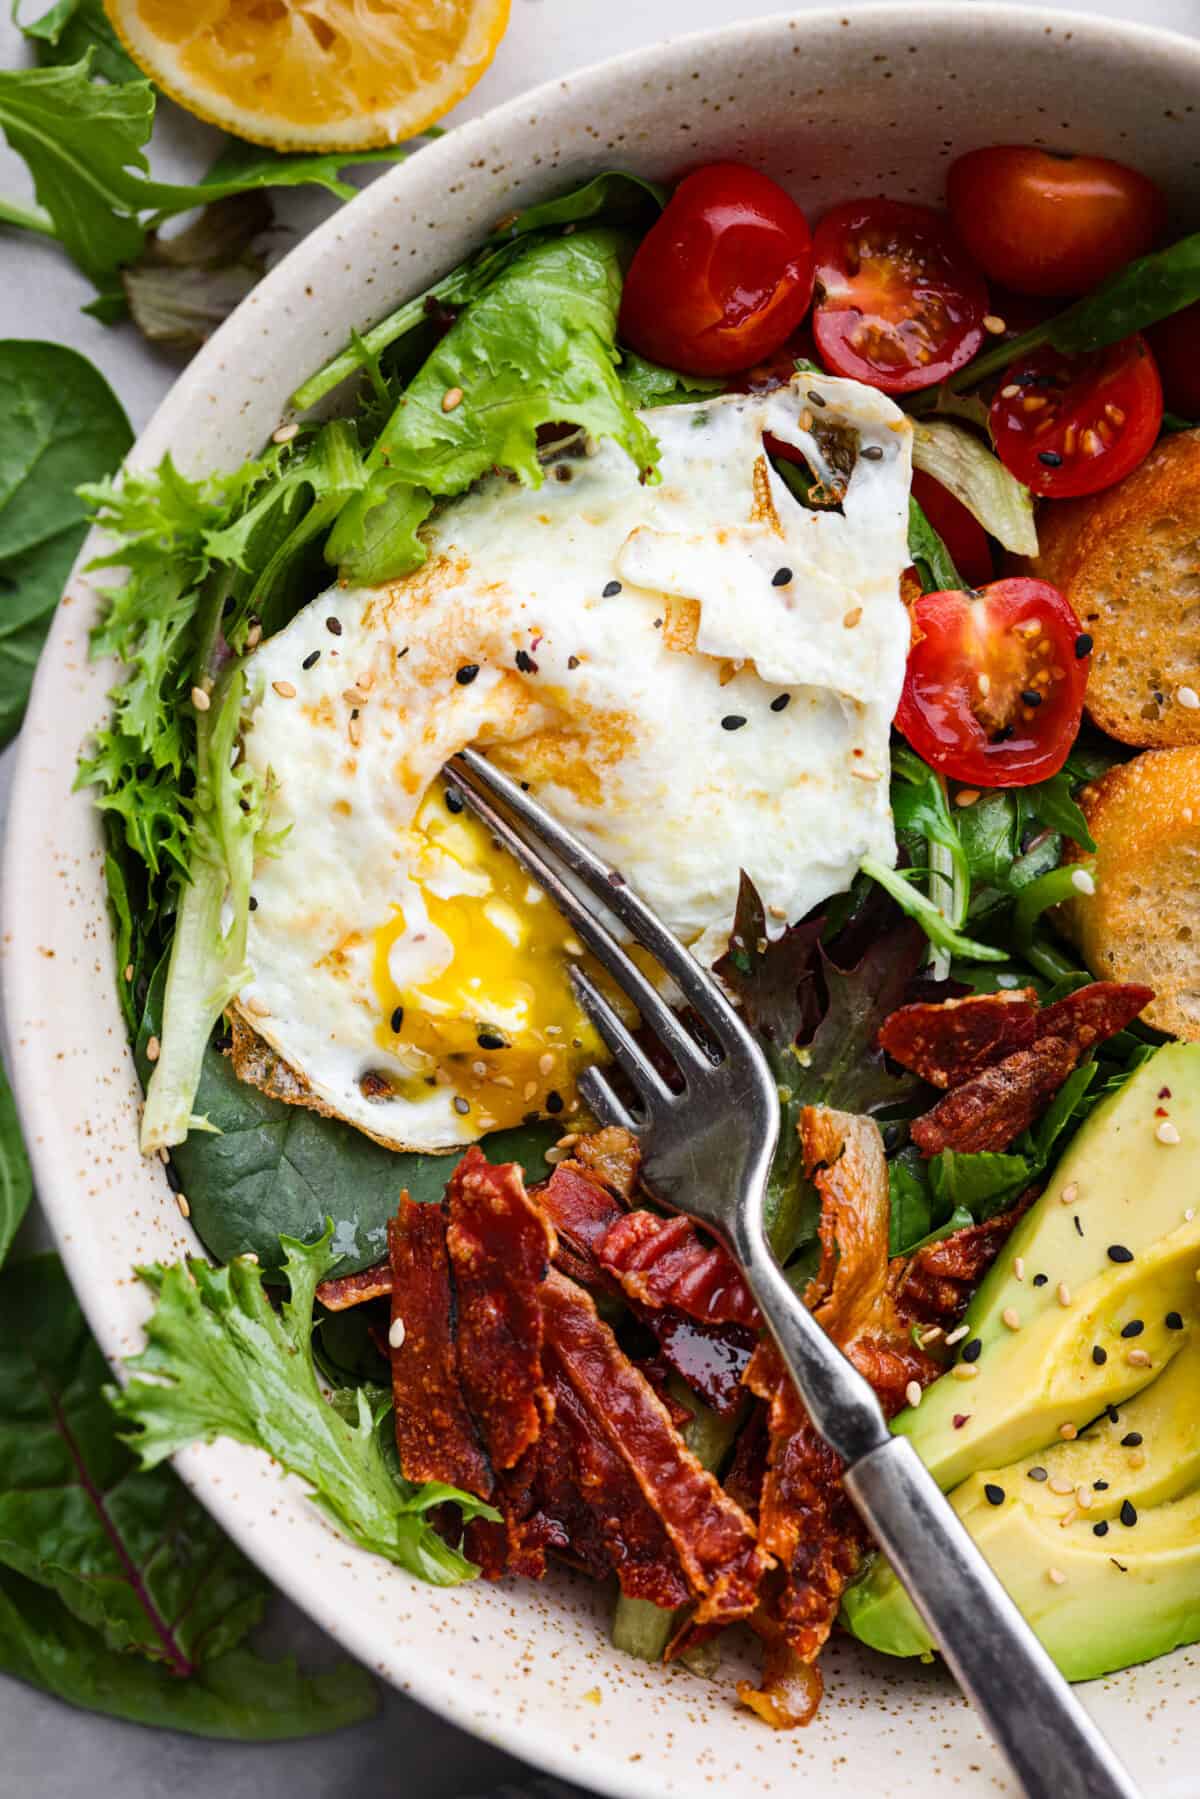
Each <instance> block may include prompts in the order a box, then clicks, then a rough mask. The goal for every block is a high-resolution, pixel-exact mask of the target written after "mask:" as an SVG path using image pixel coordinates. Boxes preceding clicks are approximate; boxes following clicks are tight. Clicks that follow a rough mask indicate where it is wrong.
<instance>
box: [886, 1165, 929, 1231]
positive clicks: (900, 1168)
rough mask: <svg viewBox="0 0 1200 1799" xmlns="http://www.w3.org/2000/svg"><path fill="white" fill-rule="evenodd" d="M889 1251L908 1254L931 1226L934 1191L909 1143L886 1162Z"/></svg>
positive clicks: (923, 1167)
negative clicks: (888, 1202)
mask: <svg viewBox="0 0 1200 1799" xmlns="http://www.w3.org/2000/svg"><path fill="white" fill-rule="evenodd" d="M888 1190H889V1195H890V1208H889V1214H888V1254H889V1255H890V1256H899V1255H907V1254H908V1253H909V1252H910V1251H911V1250H912V1249H913V1248H914V1246H915V1245H916V1244H918V1243H920V1242H921V1241H922V1239H923V1238H925V1237H927V1236H928V1235H929V1232H930V1230H931V1228H932V1225H933V1194H932V1192H931V1191H930V1186H929V1176H928V1173H927V1171H926V1168H925V1164H924V1162H923V1161H922V1159H921V1156H920V1153H919V1151H918V1150H916V1149H915V1148H913V1147H912V1146H911V1145H910V1146H908V1147H907V1148H905V1149H902V1150H901V1151H900V1152H899V1154H897V1155H894V1156H893V1157H892V1159H891V1160H890V1162H889V1163H888Z"/></svg>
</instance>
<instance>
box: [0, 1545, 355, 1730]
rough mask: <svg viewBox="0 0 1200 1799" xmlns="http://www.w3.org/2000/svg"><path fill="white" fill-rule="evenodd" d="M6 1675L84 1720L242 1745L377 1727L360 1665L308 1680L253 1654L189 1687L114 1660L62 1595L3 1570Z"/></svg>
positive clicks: (1, 1659) (228, 1657) (166, 1673)
mask: <svg viewBox="0 0 1200 1799" xmlns="http://www.w3.org/2000/svg"><path fill="white" fill-rule="evenodd" d="M0 1672H3V1673H5V1674H10V1675H12V1676H13V1677H14V1678H15V1679H17V1680H25V1681H28V1682H29V1684H30V1685H31V1686H36V1687H40V1688H42V1690H43V1691H44V1692H47V1693H53V1694H54V1695H55V1696H56V1697H57V1698H59V1699H63V1700H65V1701H66V1703H67V1704H68V1705H76V1706H80V1707H82V1708H83V1710H85V1711H93V1712H102V1713H104V1715H105V1716H106V1717H110V1718H128V1719H129V1720H130V1721H131V1722H132V1723H134V1724H148V1725H151V1726H152V1727H155V1728H158V1729H162V1730H183V1731H187V1732H188V1733H189V1734H191V1735H192V1736H201V1737H223V1738H228V1739H233V1740H235V1741H241V1742H280V1741H283V1740H286V1739H287V1738H289V1737H307V1736H321V1735H324V1734H325V1733H326V1732H328V1731H331V1730H341V1729H343V1728H344V1727H345V1726H346V1725H348V1724H357V1723H360V1722H361V1721H362V1719H364V1718H369V1717H370V1716H371V1714H372V1712H373V1711H374V1710H375V1708H376V1704H377V1701H376V1697H375V1690H374V1686H373V1683H372V1681H371V1677H370V1675H369V1674H368V1673H367V1672H366V1670H365V1669H363V1668H359V1667H356V1666H355V1664H354V1663H353V1662H339V1663H338V1665H337V1666H336V1667H335V1668H331V1669H330V1670H329V1671H328V1672H326V1673H322V1674H314V1675H311V1676H309V1675H304V1674H301V1673H300V1672H299V1670H298V1669H297V1667H296V1664H295V1662H294V1661H291V1660H287V1661H280V1662H267V1661H263V1660H261V1659H260V1658H259V1657H258V1656H257V1655H255V1654H253V1653H252V1652H251V1651H250V1650H248V1649H245V1648H239V1649H231V1650H230V1651H229V1652H228V1653H227V1654H225V1655H222V1656H219V1657H217V1659H216V1660H214V1661H211V1662H207V1663H205V1665H204V1666H203V1667H202V1668H201V1669H200V1670H199V1671H198V1672H197V1673H195V1674H193V1675H192V1677H191V1678H190V1679H189V1680H180V1679H179V1677H178V1675H176V1674H174V1673H172V1672H171V1670H170V1669H169V1668H166V1667H164V1666H163V1665H162V1664H161V1663H160V1662H148V1661H145V1660H143V1659H142V1658H141V1657H140V1656H135V1655H114V1654H113V1653H112V1651H111V1650H109V1649H108V1648H106V1647H105V1644H104V1642H103V1640H102V1638H100V1637H99V1636H97V1634H96V1633H95V1631H92V1630H89V1629H88V1627H87V1626H86V1625H84V1624H81V1623H80V1621H79V1620H78V1619H77V1618H75V1617H73V1616H72V1614H71V1612H70V1611H69V1610H68V1609H67V1607H66V1606H65V1605H64V1604H63V1603H62V1601H61V1600H60V1599H59V1598H58V1597H57V1596H56V1595H55V1594H54V1593H52V1592H50V1591H48V1590H47V1589H46V1588H44V1587H39V1586H37V1585H36V1584H35V1583H34V1582H32V1581H28V1580H23V1579H22V1578H21V1576H20V1575H18V1574H13V1573H11V1572H9V1570H7V1569H3V1568H0Z"/></svg>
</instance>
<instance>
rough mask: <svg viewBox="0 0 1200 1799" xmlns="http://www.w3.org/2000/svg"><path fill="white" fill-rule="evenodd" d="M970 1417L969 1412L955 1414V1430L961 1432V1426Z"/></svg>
mask: <svg viewBox="0 0 1200 1799" xmlns="http://www.w3.org/2000/svg"><path fill="white" fill-rule="evenodd" d="M970 1416H971V1414H970V1412H955V1414H954V1428H955V1430H961V1429H962V1427H963V1425H964V1424H965V1423H966V1422H967V1419H968V1418H969V1417H970Z"/></svg>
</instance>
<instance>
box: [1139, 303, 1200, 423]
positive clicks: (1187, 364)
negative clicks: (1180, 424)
mask: <svg viewBox="0 0 1200 1799" xmlns="http://www.w3.org/2000/svg"><path fill="white" fill-rule="evenodd" d="M1146 336H1147V338H1148V339H1149V342H1150V348H1151V350H1153V352H1154V360H1155V362H1156V363H1157V364H1158V372H1159V374H1160V375H1161V376H1162V384H1163V394H1164V396H1165V398H1166V402H1167V405H1168V406H1169V407H1170V408H1171V411H1172V412H1176V413H1178V414H1179V416H1180V418H1185V419H1200V300H1197V301H1196V302H1195V304H1194V305H1192V306H1185V307H1184V309H1183V311H1182V312H1173V313H1172V314H1171V316H1170V318H1167V319H1160V320H1159V322H1158V324H1157V325H1151V327H1150V329H1149V331H1147V333H1146Z"/></svg>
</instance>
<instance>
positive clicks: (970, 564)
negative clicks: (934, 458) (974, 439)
mask: <svg viewBox="0 0 1200 1799" xmlns="http://www.w3.org/2000/svg"><path fill="white" fill-rule="evenodd" d="M912 496H913V499H914V500H915V501H916V502H917V505H918V506H919V507H920V508H921V511H922V512H923V513H924V514H925V517H926V518H927V519H928V520H929V522H930V524H931V525H932V526H933V528H934V530H935V531H936V532H937V534H938V536H939V537H940V538H941V540H942V542H943V543H944V544H945V546H946V549H947V551H948V552H949V555H950V560H951V562H952V563H953V564H954V566H955V568H956V569H957V570H958V572H959V574H960V575H961V576H962V578H963V580H964V581H966V582H967V583H968V584H969V585H970V586H971V587H982V586H983V585H984V584H985V582H987V581H990V580H991V578H992V576H993V575H994V574H995V572H996V565H995V561H994V559H993V557H992V546H991V544H990V543H989V542H988V534H987V532H986V531H985V530H984V528H983V526H982V525H981V524H980V522H979V520H978V519H977V518H976V517H975V514H974V513H973V512H968V511H967V509H966V507H965V506H964V505H963V503H962V501H961V500H956V499H955V497H954V495H953V494H952V493H950V492H949V491H948V490H947V489H946V488H944V487H943V486H942V484H941V482H940V481H935V480H934V478H933V476H932V475H927V474H926V473H925V471H924V469H914V470H913V478H912Z"/></svg>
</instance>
